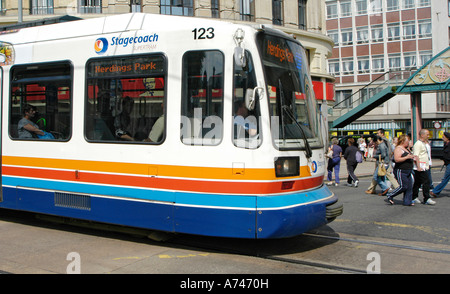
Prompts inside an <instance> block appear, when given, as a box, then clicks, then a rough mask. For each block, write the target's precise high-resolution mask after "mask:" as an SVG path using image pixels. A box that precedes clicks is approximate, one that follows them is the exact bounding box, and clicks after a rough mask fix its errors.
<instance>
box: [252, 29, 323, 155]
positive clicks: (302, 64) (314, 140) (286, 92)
mask: <svg viewBox="0 0 450 294" xmlns="http://www.w3.org/2000/svg"><path fill="white" fill-rule="evenodd" d="M258 45H259V47H260V52H261V55H262V61H263V67H264V71H265V77H266V82H267V87H268V89H267V92H268V96H269V110H270V115H271V131H272V137H273V139H274V142H275V145H276V146H277V147H278V148H279V149H304V148H309V147H311V148H316V147H321V146H322V142H321V139H320V135H319V131H318V128H319V123H318V117H319V115H318V108H317V104H316V101H315V96H314V91H313V88H312V83H311V78H310V75H309V67H308V60H307V58H306V53H305V49H304V48H303V47H302V46H301V45H300V44H299V43H297V42H295V41H293V40H288V39H284V38H281V37H278V36H273V35H268V34H265V33H260V34H259V36H258ZM307 145H309V146H307Z"/></svg>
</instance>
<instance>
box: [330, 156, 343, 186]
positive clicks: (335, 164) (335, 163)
mask: <svg viewBox="0 0 450 294" xmlns="http://www.w3.org/2000/svg"><path fill="white" fill-rule="evenodd" d="M333 168H334V180H335V181H336V183H337V184H339V170H340V169H341V158H340V157H334V158H330V159H328V167H327V170H328V177H327V178H328V181H331V180H332V178H333Z"/></svg>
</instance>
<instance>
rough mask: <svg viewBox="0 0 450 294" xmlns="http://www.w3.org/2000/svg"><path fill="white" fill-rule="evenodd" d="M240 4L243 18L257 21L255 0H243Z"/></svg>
mask: <svg viewBox="0 0 450 294" xmlns="http://www.w3.org/2000/svg"><path fill="white" fill-rule="evenodd" d="M240 5H241V6H240V16H241V20H244V21H255V0H241V1H240Z"/></svg>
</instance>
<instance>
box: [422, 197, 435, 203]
mask: <svg viewBox="0 0 450 294" xmlns="http://www.w3.org/2000/svg"><path fill="white" fill-rule="evenodd" d="M424 204H428V205H435V204H436V201H433V200H431V199H430V198H428V200H427V202H425V203H424Z"/></svg>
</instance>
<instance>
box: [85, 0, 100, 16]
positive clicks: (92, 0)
mask: <svg viewBox="0 0 450 294" xmlns="http://www.w3.org/2000/svg"><path fill="white" fill-rule="evenodd" d="M80 13H102V0H80Z"/></svg>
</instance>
